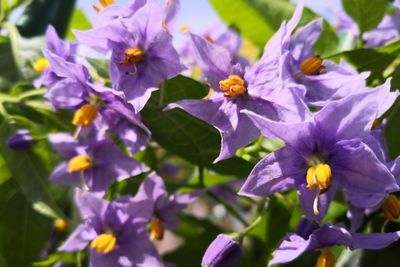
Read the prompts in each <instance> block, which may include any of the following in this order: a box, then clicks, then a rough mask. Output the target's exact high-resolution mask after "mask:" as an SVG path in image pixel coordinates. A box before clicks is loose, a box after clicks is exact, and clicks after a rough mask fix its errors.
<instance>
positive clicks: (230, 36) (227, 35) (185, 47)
mask: <svg viewBox="0 0 400 267" xmlns="http://www.w3.org/2000/svg"><path fill="white" fill-rule="evenodd" d="M186 27H187V29H186ZM181 28H182V29H181V30H182V31H183V32H184V33H186V32H188V31H190V29H189V28H188V26H181ZM221 28H222V32H221ZM217 30H218V31H217ZM200 36H201V37H203V38H204V39H206V40H207V41H209V42H210V43H212V44H215V45H217V46H219V47H223V48H225V49H227V50H228V51H229V52H230V53H231V56H232V59H233V62H235V63H240V64H241V65H242V66H247V65H249V61H248V60H247V59H245V58H243V57H241V56H240V55H239V50H240V48H241V47H242V38H241V37H240V35H238V34H237V33H236V32H234V31H233V30H231V29H229V28H227V27H226V26H225V25H221V24H217V25H213V26H212V27H210V28H208V29H206V30H205V31H204V32H202V33H201V34H200ZM178 51H179V55H180V56H181V58H182V59H183V61H184V63H185V64H186V65H187V66H189V67H191V68H194V67H197V66H198V63H197V60H196V57H195V54H196V51H195V48H194V47H193V45H192V42H191V40H190V39H185V41H184V42H182V44H181V45H180V46H179V48H178Z"/></svg>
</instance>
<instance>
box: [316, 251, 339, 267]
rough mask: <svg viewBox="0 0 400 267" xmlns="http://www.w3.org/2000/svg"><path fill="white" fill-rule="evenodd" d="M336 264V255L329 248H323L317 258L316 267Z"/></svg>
mask: <svg viewBox="0 0 400 267" xmlns="http://www.w3.org/2000/svg"><path fill="white" fill-rule="evenodd" d="M334 266H335V256H334V255H333V254H332V252H331V251H330V250H329V249H324V250H322V252H321V254H320V255H319V257H318V259H317V264H316V265H315V267H334Z"/></svg>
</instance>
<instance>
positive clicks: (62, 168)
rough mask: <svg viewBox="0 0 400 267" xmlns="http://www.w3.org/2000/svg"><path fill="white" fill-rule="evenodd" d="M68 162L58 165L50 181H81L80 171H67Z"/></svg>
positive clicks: (73, 182) (75, 183)
mask: <svg viewBox="0 0 400 267" xmlns="http://www.w3.org/2000/svg"><path fill="white" fill-rule="evenodd" d="M67 169H68V163H67V162H62V163H60V165H58V166H56V167H55V168H54V170H53V172H52V173H51V174H50V177H49V179H50V181H52V182H53V183H56V184H61V185H78V184H79V183H80V181H81V177H80V174H79V173H69V172H68V171H67Z"/></svg>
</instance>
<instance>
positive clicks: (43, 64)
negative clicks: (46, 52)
mask: <svg viewBox="0 0 400 267" xmlns="http://www.w3.org/2000/svg"><path fill="white" fill-rule="evenodd" d="M49 66H50V62H49V61H48V60H47V59H46V58H44V57H42V58H39V59H38V60H36V61H35V63H34V64H33V69H34V70H35V71H36V72H37V73H43V72H44V70H45V69H46V68H48V67H49Z"/></svg>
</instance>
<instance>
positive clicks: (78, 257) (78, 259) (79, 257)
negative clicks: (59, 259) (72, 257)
mask: <svg viewBox="0 0 400 267" xmlns="http://www.w3.org/2000/svg"><path fill="white" fill-rule="evenodd" d="M76 267H82V255H81V252H78V253H77V254H76Z"/></svg>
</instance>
